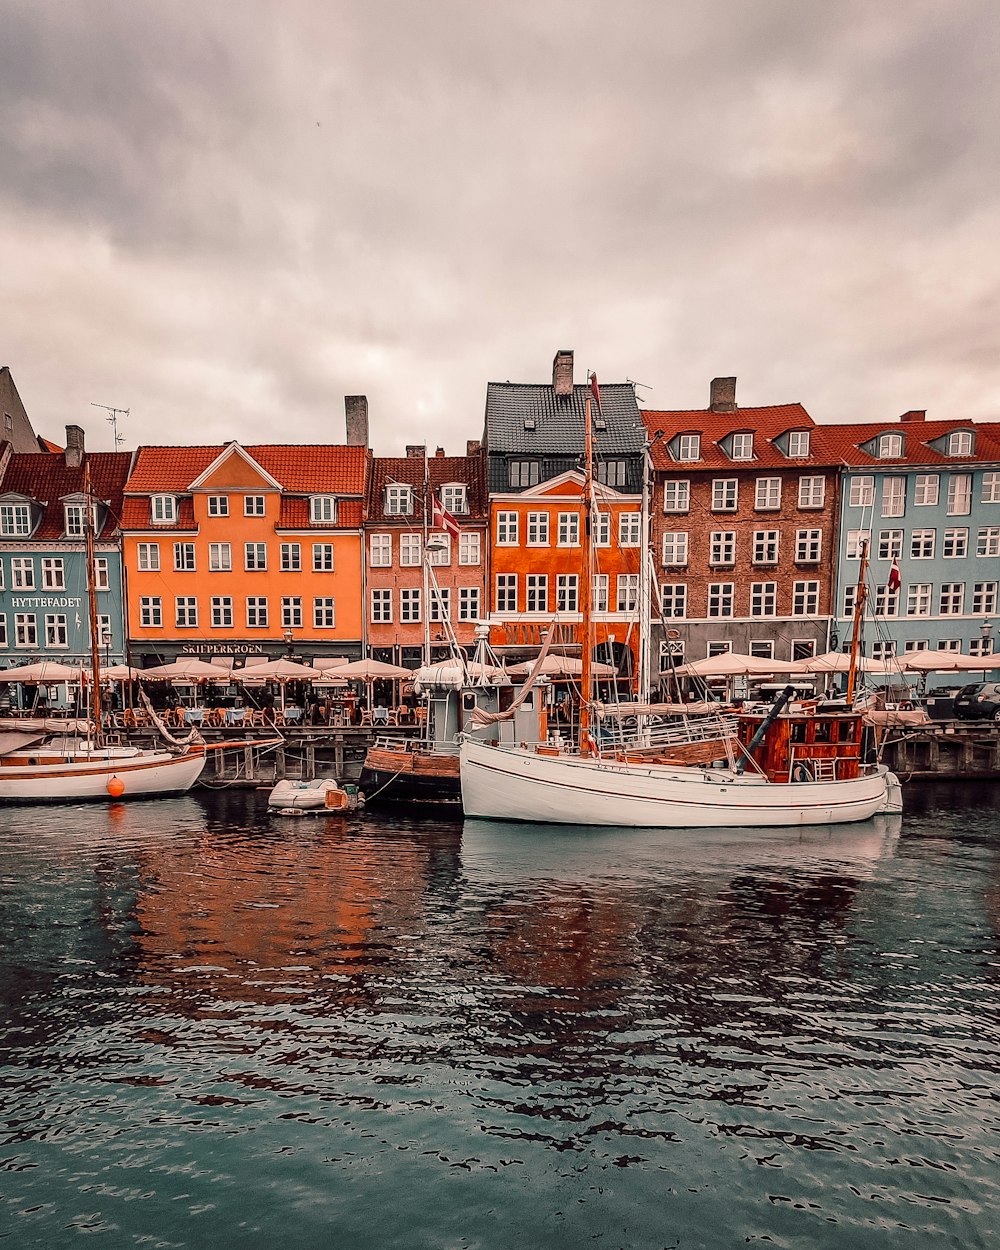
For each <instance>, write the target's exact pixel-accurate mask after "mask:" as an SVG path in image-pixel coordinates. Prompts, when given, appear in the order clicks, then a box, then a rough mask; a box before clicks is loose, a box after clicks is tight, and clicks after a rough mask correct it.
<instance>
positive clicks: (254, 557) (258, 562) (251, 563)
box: [243, 543, 267, 573]
mask: <svg viewBox="0 0 1000 1250" xmlns="http://www.w3.org/2000/svg"><path fill="white" fill-rule="evenodd" d="M243 568H244V570H245V572H247V573H264V572H266V571H267V543H244V544H243Z"/></svg>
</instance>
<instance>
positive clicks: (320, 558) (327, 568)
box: [312, 543, 335, 573]
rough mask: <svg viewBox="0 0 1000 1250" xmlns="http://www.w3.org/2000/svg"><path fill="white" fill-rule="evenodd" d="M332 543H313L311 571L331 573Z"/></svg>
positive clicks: (332, 566)
mask: <svg viewBox="0 0 1000 1250" xmlns="http://www.w3.org/2000/svg"><path fill="white" fill-rule="evenodd" d="M334 547H335V544H334V543H313V545H312V571H313V572H314V573H333V572H334V571H335V570H334V558H335V557H334Z"/></svg>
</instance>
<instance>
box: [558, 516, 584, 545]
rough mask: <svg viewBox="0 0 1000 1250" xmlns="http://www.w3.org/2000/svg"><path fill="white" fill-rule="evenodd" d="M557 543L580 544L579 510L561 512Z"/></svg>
mask: <svg viewBox="0 0 1000 1250" xmlns="http://www.w3.org/2000/svg"><path fill="white" fill-rule="evenodd" d="M556 534H557V540H556V541H557V544H558V545H559V546H560V547H579V545H580V514H579V512H560V513H559V515H558V526H557V530H556Z"/></svg>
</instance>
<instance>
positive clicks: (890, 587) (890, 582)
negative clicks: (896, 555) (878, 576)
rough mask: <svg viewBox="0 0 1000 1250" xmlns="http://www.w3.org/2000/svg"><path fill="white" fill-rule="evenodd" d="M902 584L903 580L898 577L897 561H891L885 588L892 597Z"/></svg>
mask: <svg viewBox="0 0 1000 1250" xmlns="http://www.w3.org/2000/svg"><path fill="white" fill-rule="evenodd" d="M902 584H903V579H902V578H901V577H900V575H899V561H898V560H896V559H893V562H892V568H891V569H890V570H889V577H888V579H887V581H886V583H885V588H886V590H887V591H888V592H889V594H890V595H894V594H895V593H896V591H897V590H899V588H900V586H902Z"/></svg>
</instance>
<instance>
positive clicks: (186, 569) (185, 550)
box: [174, 543, 195, 573]
mask: <svg viewBox="0 0 1000 1250" xmlns="http://www.w3.org/2000/svg"><path fill="white" fill-rule="evenodd" d="M194 568H195V556H194V543H174V572H176V573H193V572H194Z"/></svg>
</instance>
